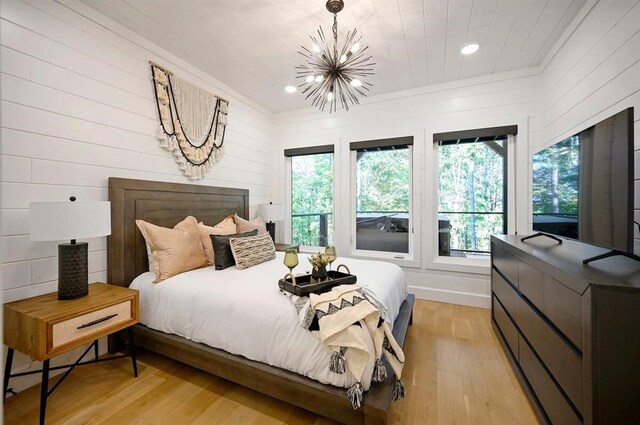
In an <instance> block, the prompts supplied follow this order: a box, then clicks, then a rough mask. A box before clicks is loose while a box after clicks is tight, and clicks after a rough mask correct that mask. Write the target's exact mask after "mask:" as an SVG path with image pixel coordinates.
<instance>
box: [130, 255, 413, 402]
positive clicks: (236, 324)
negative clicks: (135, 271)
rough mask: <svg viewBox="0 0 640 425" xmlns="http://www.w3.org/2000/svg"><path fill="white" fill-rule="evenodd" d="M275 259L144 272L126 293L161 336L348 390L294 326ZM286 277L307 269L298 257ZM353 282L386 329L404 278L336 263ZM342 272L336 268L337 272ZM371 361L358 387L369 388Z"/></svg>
mask: <svg viewBox="0 0 640 425" xmlns="http://www.w3.org/2000/svg"><path fill="white" fill-rule="evenodd" d="M283 256H284V253H282V252H277V253H276V259H275V260H272V261H268V262H266V263H263V264H259V265H257V266H254V267H250V268H248V269H245V270H237V269H236V268H235V267H230V268H228V269H226V270H215V269H214V268H213V267H205V268H202V269H197V270H192V271H189V272H186V273H182V274H179V275H177V276H174V277H172V278H170V279H167V280H165V281H163V282H160V283H157V284H154V283H153V282H152V281H153V279H154V276H153V274H152V273H151V272H147V273H144V274H142V275H140V276H138V277H137V278H136V279H135V280H134V281H133V283H132V284H131V288H133V289H138V290H139V291H140V321H141V322H142V323H143V324H145V325H146V326H148V327H150V328H152V329H156V330H159V331H162V332H167V333H172V334H176V335H180V336H182V337H185V338H188V339H191V340H193V341H195V342H201V343H204V344H207V345H209V346H211V347H215V348H220V349H222V350H225V351H228V352H229V353H232V354H238V355H242V356H244V357H246V358H248V359H251V360H256V361H259V362H263V363H267V364H269V365H272V366H276V367H280V368H282V369H287V370H289V371H293V372H296V373H299V374H301V375H305V376H308V377H310V378H312V379H315V380H317V381H320V382H322V383H325V384H332V385H336V386H340V387H345V388H348V387H350V386H351V385H353V384H354V383H355V380H354V379H353V377H351V376H350V375H349V374H340V375H338V374H335V373H333V372H330V371H329V360H330V357H331V352H330V351H329V350H328V349H327V348H325V347H323V346H322V345H321V344H320V341H319V340H318V339H317V338H316V336H314V335H313V334H312V333H311V332H309V331H307V330H305V329H303V328H301V327H300V326H299V325H298V321H297V315H296V311H295V307H294V306H293V304H292V303H291V301H290V300H289V298H288V297H286V296H285V295H283V294H282V293H281V292H280V290H279V288H278V283H277V282H278V279H280V278H281V277H282V276H284V274H285V273H286V272H287V271H288V270H287V268H286V267H285V266H284V265H283V264H282V260H283ZM299 257H300V264H299V265H298V267H296V268H295V269H294V273H304V272H306V271H309V270H310V264H309V262H308V261H307V257H306V255H304V254H300V256H299ZM337 264H346V265H347V266H348V267H349V269H350V271H351V273H352V274H354V275H356V276H357V277H358V282H357V284H358V285H360V286H363V287H367V288H370V289H371V290H372V291H373V292H374V293H375V294H376V297H377V298H378V299H379V300H380V301H382V302H383V303H384V304H385V305H386V306H387V316H388V319H389V320H390V321H391V323H392V325H393V321H394V320H395V318H396V316H397V314H398V310H399V309H400V305H401V304H402V302H403V301H404V299H405V294H406V281H405V277H404V273H403V272H402V269H400V267H398V266H396V265H395V264H391V263H386V262H381V261H369V260H356V259H350V258H342V257H340V258H339V259H338V260H337V261H336V262H334V263H333V265H334V267H335V266H336V265H337ZM342 271H344V270H342ZM374 360H375V359H373V358H372V359H371V360H370V362H369V365H368V368H367V370H366V372H365V376H366V377H368V378H367V379H366V380H365V381H364V382H362V384H363V386H364V388H365V390H366V389H368V388H369V385H370V377H371V372H372V371H373V365H374Z"/></svg>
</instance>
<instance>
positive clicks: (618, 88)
mask: <svg viewBox="0 0 640 425" xmlns="http://www.w3.org/2000/svg"><path fill="white" fill-rule="evenodd" d="M558 45H559V46H560V47H559V48H558V49H557V50H556V51H555V52H554V51H552V53H551V54H550V55H549V57H547V58H546V60H545V61H544V62H543V63H542V66H541V67H540V104H539V108H540V109H539V112H538V116H539V125H538V127H539V130H540V134H539V135H538V137H534V138H533V142H534V143H532V144H531V146H530V154H533V153H534V152H535V151H538V150H540V149H542V148H544V147H546V146H549V145H551V144H553V143H555V142H556V141H558V140H561V139H562V138H564V137H567V136H570V135H572V134H575V133H577V132H578V131H580V130H582V129H584V128H587V127H589V126H591V125H593V124H595V123H597V122H599V121H601V120H603V119H605V118H607V117H609V116H611V115H613V114H616V113H618V112H620V111H621V110H623V109H625V108H628V107H634V117H635V123H634V138H635V140H634V143H635V145H634V146H635V154H634V158H635V167H634V168H635V182H634V193H635V221H637V222H639V223H640V1H638V0H600V1H598V2H594V1H590V2H588V4H587V5H586V6H585V8H584V9H583V10H582V11H581V13H580V14H579V15H578V16H577V18H576V20H575V21H574V22H573V23H572V25H571V26H569V28H568V29H567V31H566V32H565V33H564V37H563V39H561V40H560V42H559V44H558ZM634 229H635V234H634V237H635V240H634V242H635V253H636V254H637V255H640V233H639V232H638V227H637V226H635V227H634Z"/></svg>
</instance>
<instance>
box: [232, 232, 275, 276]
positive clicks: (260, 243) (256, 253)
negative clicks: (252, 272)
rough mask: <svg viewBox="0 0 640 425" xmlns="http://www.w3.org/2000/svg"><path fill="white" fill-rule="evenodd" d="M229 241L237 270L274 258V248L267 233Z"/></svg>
mask: <svg viewBox="0 0 640 425" xmlns="http://www.w3.org/2000/svg"><path fill="white" fill-rule="evenodd" d="M229 241H230V243H231V252H233V258H234V259H235V260H236V268H237V269H238V270H242V269H247V268H249V267H252V266H255V265H256V264H260V263H264V262H265V261H269V260H273V259H274V258H276V247H275V246H274V244H273V240H272V239H271V236H270V235H269V234H268V233H267V234H264V235H258V236H248V237H245V238H231V239H229Z"/></svg>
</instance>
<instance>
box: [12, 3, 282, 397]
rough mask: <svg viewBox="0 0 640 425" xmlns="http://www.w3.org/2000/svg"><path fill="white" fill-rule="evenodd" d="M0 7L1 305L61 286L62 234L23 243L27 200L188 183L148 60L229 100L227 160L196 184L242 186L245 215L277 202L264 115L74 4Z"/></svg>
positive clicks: (100, 259)
mask: <svg viewBox="0 0 640 425" xmlns="http://www.w3.org/2000/svg"><path fill="white" fill-rule="evenodd" d="M0 15H1V18H2V20H1V23H0V28H1V31H2V33H1V35H0V42H1V46H0V71H1V75H0V78H1V80H0V84H1V86H2V90H1V96H2V105H1V111H0V112H1V114H0V115H1V127H2V128H1V130H0V131H1V133H0V137H1V140H2V150H1V156H0V179H1V183H0V192H1V206H2V222H1V226H2V285H3V286H2V297H3V299H4V302H8V301H12V300H16V299H21V298H25V297H29V296H32V295H36V294H41V293H46V292H51V291H55V290H56V289H57V271H58V266H57V242H50V243H47V242H31V241H30V240H29V228H28V207H29V202H33V201H54V200H55V201H61V200H65V199H68V198H69V196H71V195H75V196H77V197H78V199H79V200H107V199H108V191H107V179H108V177H110V176H116V177H125V178H136V179H146V180H162V181H172V182H180V183H190V181H189V180H188V179H187V178H186V177H184V176H183V175H182V173H181V172H180V171H179V170H178V168H177V165H176V164H175V162H174V160H173V158H172V156H171V155H170V154H169V153H168V152H167V151H165V150H164V149H161V148H160V146H159V142H158V141H157V140H156V139H155V137H154V135H155V132H156V126H157V123H158V119H157V112H156V107H155V104H154V102H153V86H152V84H151V79H150V69H149V65H148V61H149V60H154V61H156V62H158V63H160V64H162V65H165V66H166V67H167V68H169V69H171V70H172V71H174V72H175V74H176V75H177V76H179V77H181V78H183V79H186V80H189V81H191V82H192V83H193V84H195V85H198V86H200V87H202V88H204V89H207V90H209V91H211V92H213V93H216V94H220V95H222V96H224V97H226V98H228V99H229V100H230V112H229V116H230V120H229V126H228V128H227V132H226V138H225V145H226V154H225V157H224V158H223V160H222V161H221V162H220V163H218V164H217V165H215V167H214V169H213V170H212V172H211V173H210V174H209V175H208V177H207V178H206V179H204V180H201V181H199V182H198V183H199V184H205V185H214V186H226V187H240V188H245V189H249V190H250V195H251V196H250V202H251V206H252V212H253V211H254V210H255V205H256V204H258V203H263V202H268V201H270V200H273V199H272V198H271V195H272V194H273V193H274V188H275V185H274V180H275V170H276V165H275V160H274V155H273V151H274V150H275V148H276V146H277V145H276V144H275V141H274V137H273V124H272V120H273V118H272V114H271V113H270V112H268V111H265V110H264V109H263V108H261V107H259V106H257V105H256V104H254V103H253V102H252V101H251V100H249V99H247V98H244V97H243V96H240V95H238V94H237V93H236V92H235V91H234V90H233V89H231V88H229V87H225V86H224V85H222V84H221V83H219V82H217V81H216V80H214V79H213V78H211V77H210V76H208V75H205V74H204V73H202V72H201V71H199V70H198V69H196V68H195V67H193V66H191V65H189V64H188V63H185V62H184V61H182V60H180V59H178V58H176V57H175V56H173V55H171V54H170V53H168V52H167V51H165V50H163V49H161V48H159V47H157V46H155V45H154V44H153V43H152V42H150V41H148V40H145V39H143V38H141V37H139V36H137V35H136V34H133V33H132V32H131V31H129V30H127V29H125V28H124V27H121V26H119V25H118V24H115V23H114V22H111V21H110V20H109V19H107V18H106V17H104V16H102V15H100V14H98V13H97V12H95V11H94V10H93V9H90V8H88V7H86V6H85V5H83V4H82V3H79V2H77V1H75V0H69V1H67V0H63V1H61V2H59V3H58V2H53V1H38V0H25V1H19V0H2V2H0ZM89 251H90V252H89V272H90V276H89V280H90V282H91V281H105V280H106V267H107V251H106V237H103V238H96V239H91V240H89ZM104 345H105V344H102V346H103V347H104ZM67 357H69V356H67ZM63 360H64V359H59V358H57V359H56V360H55V361H56V362H58V363H59V362H61V361H63ZM14 364H15V365H16V367H15V368H14V369H16V370H21V369H24V368H25V367H27V366H29V364H28V360H27V359H25V358H24V357H22V356H18V357H17V358H16V359H15V362H14ZM31 378H33V379H38V377H37V376H32V377H31ZM33 379H31V381H33ZM16 381H18V382H15V383H12V386H14V388H18V389H20V388H21V387H23V386H25V385H26V383H25V382H27V381H28V379H27V378H21V379H19V380H16Z"/></svg>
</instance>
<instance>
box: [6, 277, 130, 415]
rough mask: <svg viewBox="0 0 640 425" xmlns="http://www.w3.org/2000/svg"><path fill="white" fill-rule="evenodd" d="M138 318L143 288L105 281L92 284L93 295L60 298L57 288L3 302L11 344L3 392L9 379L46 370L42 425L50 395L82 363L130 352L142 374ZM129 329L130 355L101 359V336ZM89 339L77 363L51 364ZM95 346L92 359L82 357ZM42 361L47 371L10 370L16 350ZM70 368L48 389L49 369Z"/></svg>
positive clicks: (8, 338) (41, 412)
mask: <svg viewBox="0 0 640 425" xmlns="http://www.w3.org/2000/svg"><path fill="white" fill-rule="evenodd" d="M136 323H138V291H136V290H134V289H129V288H123V287H119V286H114V285H107V284H106V283H94V284H91V285H89V295H87V296H86V297H82V298H77V299H74V300H58V295H57V293H55V292H54V293H50V294H45V295H40V296H37V297H32V298H26V299H23V300H19V301H14V302H11V303H7V304H5V305H4V343H5V345H6V346H7V347H8V351H7V362H6V365H5V373H4V387H3V388H4V395H5V396H6V393H7V389H8V387H9V378H12V377H17V376H23V375H30V374H33V373H39V372H42V388H41V391H40V424H44V419H45V414H46V409H47V397H48V396H50V395H51V393H52V392H53V391H54V390H55V389H56V388H57V387H58V385H60V383H61V382H62V380H64V378H66V377H67V375H68V374H69V373H70V372H71V370H73V368H74V367H76V366H79V365H85V364H91V363H96V362H101V361H107V360H114V359H119V358H122V357H131V362H132V366H133V374H134V376H138V367H137V363H136V351H135V344H134V341H133V332H132V330H131V326H133V325H135V324H136ZM123 329H128V334H129V354H128V355H118V356H112V357H108V358H105V359H98V339H99V338H102V337H104V336H107V335H110V334H112V333H114V332H117V331H120V330H123ZM85 344H90V345H89V346H88V347H87V349H86V350H85V351H84V353H83V354H82V355H81V356H80V358H79V359H78V360H77V361H76V362H75V363H74V364H69V365H63V366H56V367H49V360H50V359H51V358H52V357H55V356H57V355H59V354H62V353H66V352H67V351H70V350H72V349H74V348H77V347H80V346H82V345H85ZM92 348H93V349H94V356H95V358H94V359H93V360H88V361H84V362H83V361H82V359H83V358H84V357H85V355H86V354H87V353H88V352H89V351H91V349H92ZM14 350H18V351H19V352H21V353H23V354H26V355H28V356H29V357H31V358H32V359H34V360H38V361H41V362H42V370H37V371H29V372H23V373H16V374H11V366H12V363H13V352H14ZM65 368H66V369H68V370H67V371H66V372H65V374H64V375H63V376H62V378H60V380H59V381H58V382H57V383H56V384H55V385H54V386H53V387H52V388H51V389H49V371H51V370H57V369H65Z"/></svg>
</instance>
